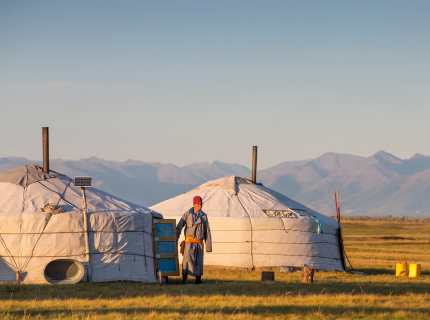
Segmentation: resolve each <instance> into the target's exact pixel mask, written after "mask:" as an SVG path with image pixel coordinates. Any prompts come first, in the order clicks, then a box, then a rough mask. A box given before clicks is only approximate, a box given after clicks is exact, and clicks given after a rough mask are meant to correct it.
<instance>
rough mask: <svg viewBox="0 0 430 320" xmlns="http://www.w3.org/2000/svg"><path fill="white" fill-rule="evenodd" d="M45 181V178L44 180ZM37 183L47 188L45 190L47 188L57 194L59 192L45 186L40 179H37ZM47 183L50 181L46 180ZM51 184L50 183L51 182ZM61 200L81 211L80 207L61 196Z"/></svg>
mask: <svg viewBox="0 0 430 320" xmlns="http://www.w3.org/2000/svg"><path fill="white" fill-rule="evenodd" d="M45 181H46V180H45ZM46 182H48V181H46ZM39 183H40V185H41V186H43V187H44V188H45V189H47V190H49V191H51V192H54V193H56V194H58V195H59V193H58V192H57V191H54V190H52V189H50V188H48V187H47V186H45V185H44V184H43V183H41V182H40V181H39ZM48 183H50V182H48ZM51 184H52V183H51ZM79 199H81V198H79ZM63 201H64V202H66V203H67V204H69V205H71V206H72V207H74V208H75V209H77V210H79V211H81V212H82V209H80V208H79V207H77V206H75V205H74V204H73V203H71V202H70V201H67V200H66V199H64V198H63Z"/></svg>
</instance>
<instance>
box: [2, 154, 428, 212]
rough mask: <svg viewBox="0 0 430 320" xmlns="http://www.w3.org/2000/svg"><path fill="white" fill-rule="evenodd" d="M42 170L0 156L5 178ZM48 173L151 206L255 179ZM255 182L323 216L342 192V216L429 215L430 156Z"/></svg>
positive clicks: (369, 161)
mask: <svg viewBox="0 0 430 320" xmlns="http://www.w3.org/2000/svg"><path fill="white" fill-rule="evenodd" d="M25 164H39V165H41V161H31V160H27V159H26V158H17V157H7V158H0V172H3V171H6V170H9V169H12V168H15V167H18V166H21V165H25ZM50 168H51V169H52V170H54V171H57V172H60V173H62V174H65V175H67V176H69V177H74V176H79V175H89V176H93V177H94V180H93V181H94V182H93V185H94V187H96V188H99V189H101V190H104V191H106V192H109V193H112V194H114V195H117V196H119V197H121V198H123V199H125V200H129V201H132V202H135V203H137V204H141V205H144V206H151V205H154V204H156V203H158V202H161V201H163V200H167V199H169V198H172V197H174V196H177V195H179V194H181V193H183V192H186V191H188V190H191V189H193V188H195V187H197V186H199V185H200V184H202V183H204V182H206V181H208V180H213V179H217V178H220V177H224V176H229V175H236V176H240V177H244V178H250V177H251V170H250V169H249V168H247V167H245V166H242V165H239V164H229V163H223V162H219V161H208V162H199V163H193V164H190V165H187V166H184V167H177V166H175V165H173V164H162V163H158V162H157V163H147V162H143V161H139V160H127V161H125V162H117V161H107V160H102V159H99V158H96V157H92V158H89V159H81V160H76V161H75V160H62V159H54V160H51V161H50ZM257 181H258V182H261V183H263V184H264V185H265V186H267V187H269V188H272V189H274V190H276V191H278V192H280V193H282V194H285V195H286V196H288V197H290V198H293V199H294V200H296V201H299V202H300V203H303V204H304V205H307V206H309V207H311V208H312V209H315V210H317V211H319V212H321V213H323V214H327V215H334V212H335V210H334V207H335V205H334V196H333V191H334V190H335V189H336V188H339V192H340V205H341V210H342V214H347V215H353V214H354V215H392V216H402V215H405V216H429V215H430V197H429V194H430V157H429V156H425V155H421V154H416V155H415V156H413V157H412V158H410V159H405V160H402V159H399V158H397V157H395V156H393V155H391V154H389V153H387V152H384V151H380V152H378V153H376V154H374V155H373V156H370V157H360V156H354V155H349V154H337V153H326V154H323V155H322V156H320V157H318V158H315V159H308V160H300V161H286V162H282V163H280V164H278V165H275V166H273V167H270V168H268V169H264V170H259V171H258V172H257Z"/></svg>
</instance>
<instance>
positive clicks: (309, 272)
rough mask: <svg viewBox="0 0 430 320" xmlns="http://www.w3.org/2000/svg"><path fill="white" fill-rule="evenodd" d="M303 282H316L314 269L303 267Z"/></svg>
mask: <svg viewBox="0 0 430 320" xmlns="http://www.w3.org/2000/svg"><path fill="white" fill-rule="evenodd" d="M302 283H314V269H309V268H302Z"/></svg>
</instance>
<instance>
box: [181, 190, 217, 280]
mask: <svg viewBox="0 0 430 320" xmlns="http://www.w3.org/2000/svg"><path fill="white" fill-rule="evenodd" d="M202 207H203V201H202V198H201V197H198V196H197V197H194V199H193V207H192V208H191V209H190V210H188V211H187V212H185V213H184V215H183V216H182V218H181V220H179V223H178V226H177V227H176V234H177V236H178V239H179V236H180V235H181V232H182V228H183V227H184V226H185V231H184V233H185V249H184V257H183V259H182V283H186V282H187V277H188V275H190V276H193V277H196V282H195V283H196V284H201V283H203V281H202V279H201V278H202V275H203V247H204V245H203V240H205V242H206V252H212V238H211V230H210V229H209V221H208V216H207V215H206V213H204V212H203V211H202ZM178 239H177V240H178Z"/></svg>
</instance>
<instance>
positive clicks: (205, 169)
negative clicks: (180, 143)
mask: <svg viewBox="0 0 430 320" xmlns="http://www.w3.org/2000/svg"><path fill="white" fill-rule="evenodd" d="M182 169H185V170H187V171H189V172H191V173H193V174H194V175H195V176H197V177H200V178H202V179H203V180H205V181H208V180H214V179H218V178H221V177H226V176H231V175H236V176H239V177H242V178H251V170H250V169H249V168H247V167H244V166H242V165H240V164H236V163H234V164H229V163H223V162H219V161H207V162H197V163H193V164H190V165H188V166H185V167H182Z"/></svg>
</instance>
